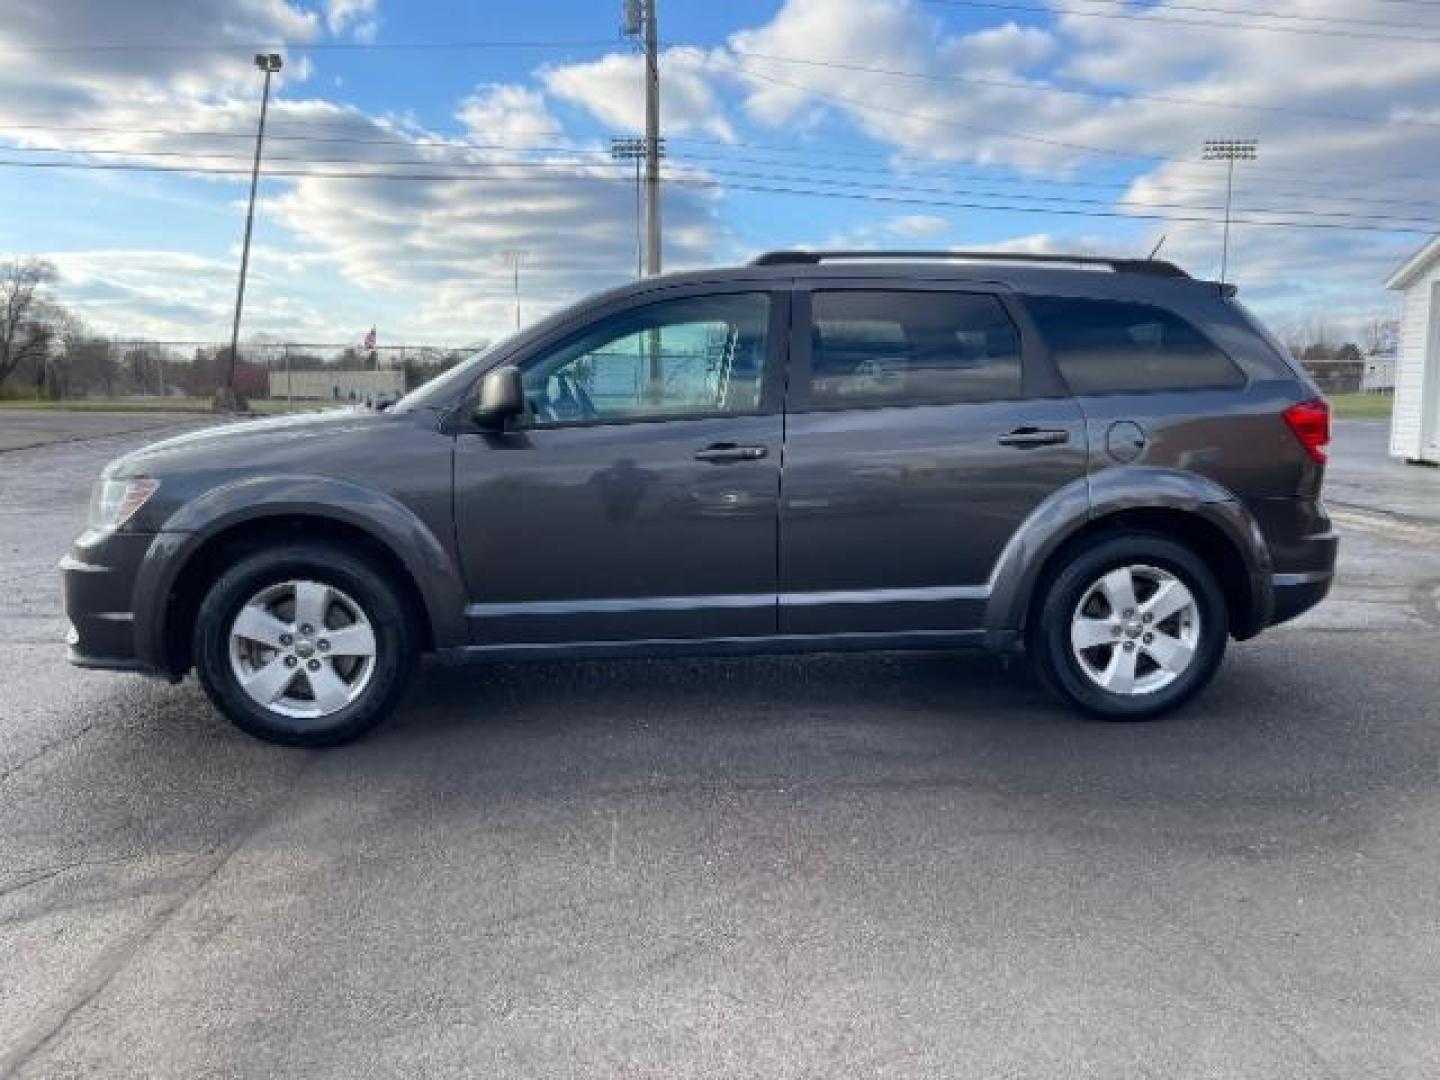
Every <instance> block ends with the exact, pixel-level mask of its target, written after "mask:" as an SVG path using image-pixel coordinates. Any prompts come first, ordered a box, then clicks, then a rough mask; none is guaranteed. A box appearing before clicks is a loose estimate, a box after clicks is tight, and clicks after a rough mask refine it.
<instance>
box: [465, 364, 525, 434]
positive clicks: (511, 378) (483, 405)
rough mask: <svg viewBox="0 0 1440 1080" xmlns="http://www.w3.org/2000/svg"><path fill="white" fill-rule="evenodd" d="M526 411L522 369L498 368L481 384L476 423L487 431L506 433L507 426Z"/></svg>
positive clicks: (476, 409) (508, 366) (476, 408)
mask: <svg viewBox="0 0 1440 1080" xmlns="http://www.w3.org/2000/svg"><path fill="white" fill-rule="evenodd" d="M524 411H525V387H524V385H523V384H522V383H521V381H520V369H519V368H517V367H513V366H510V365H506V366H505V367H501V368H496V369H495V370H494V371H492V372H490V373H489V374H488V375H486V376H485V378H484V380H483V381H482V382H481V383H480V404H479V405H477V406H476V407H475V422H476V423H477V424H479V425H480V426H481V427H482V428H485V429H486V430H487V431H504V430H505V427H506V425H507V424H508V423H509V422H510V421H511V420H512V419H514V418H515V417H517V416H519V415H520V414H521V413H523V412H524Z"/></svg>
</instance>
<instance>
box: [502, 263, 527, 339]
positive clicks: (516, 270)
mask: <svg viewBox="0 0 1440 1080" xmlns="http://www.w3.org/2000/svg"><path fill="white" fill-rule="evenodd" d="M529 257H530V253H529V252H528V251H524V250H522V249H520V248H506V249H505V250H504V251H502V252H500V261H501V262H503V263H504V264H505V265H506V266H508V267H510V272H511V274H512V275H513V276H514V289H515V329H516V330H519V329H520V267H522V266H524V265H525V260H526V259H527V258H529Z"/></svg>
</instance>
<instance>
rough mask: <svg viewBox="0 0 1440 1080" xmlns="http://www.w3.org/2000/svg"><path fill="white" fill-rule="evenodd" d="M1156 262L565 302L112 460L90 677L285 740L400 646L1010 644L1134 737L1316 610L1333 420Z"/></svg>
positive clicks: (806, 255) (1276, 353)
mask: <svg viewBox="0 0 1440 1080" xmlns="http://www.w3.org/2000/svg"><path fill="white" fill-rule="evenodd" d="M1233 295H1234V290H1233V289H1232V288H1230V287H1228V286H1222V285H1218V284H1216V283H1214V282H1207V281H1197V280H1193V279H1191V278H1190V277H1189V276H1188V275H1186V274H1185V273H1184V272H1183V271H1181V270H1179V269H1177V268H1176V267H1175V266H1173V265H1171V264H1169V263H1164V262H1158V261H1149V260H1123V259H1098V258H1086V257H1060V256H1043V257H1025V256H1017V255H999V254H987V253H953V252H951V253H925V252H820V253H817V252H775V253H772V254H769V255H765V256H762V257H761V258H759V259H757V260H756V261H755V262H754V263H752V264H751V265H749V266H746V267H741V268H730V269H716V270H706V271H700V272H696V273H686V274H677V275H671V276H667V277H660V278H654V279H651V280H647V281H644V282H640V283H636V284H633V285H629V286H626V287H624V288H620V289H616V290H614V291H611V292H608V293H604V294H602V295H600V296H597V297H594V298H592V299H590V300H587V301H585V302H583V303H581V304H579V305H577V306H576V307H573V308H571V309H570V310H568V311H565V312H563V313H561V314H559V315H556V316H554V317H553V318H550V319H547V320H545V321H544V322H542V323H539V324H538V325H535V326H533V327H531V328H529V329H528V330H525V331H523V332H521V333H519V334H517V335H515V336H514V337H512V338H510V339H508V340H506V341H503V342H501V343H500V344H498V345H496V346H494V347H492V348H490V349H488V350H486V351H485V352H483V353H481V354H479V355H477V356H475V357H473V358H472V359H470V360H469V361H467V362H465V363H463V364H461V365H459V366H458V367H456V368H454V369H452V370H451V371H449V372H447V373H446V374H445V375H443V376H441V377H439V378H437V379H435V380H434V381H432V382H431V383H429V384H428V385H426V386H424V387H423V388H421V389H420V390H418V391H416V392H415V393H412V394H411V395H409V396H408V397H405V398H403V399H402V400H400V401H399V402H398V403H397V404H396V405H394V406H393V407H391V408H389V409H387V410H386V411H383V412H371V413H355V412H341V413H326V414H317V415H312V416H308V417H297V418H285V419H280V420H270V421H259V422H246V423H239V424H234V425H230V426H226V427H221V428H216V429H211V430H207V431H203V432H198V433H193V434H188V435H183V436H181V437H179V438H174V439H169V440H167V441H164V442H161V443H157V444H155V445H154V446H150V447H148V448H145V449H143V450H140V451H138V452H136V453H132V454H129V455H127V456H125V457H122V458H120V459H118V460H116V461H114V462H112V463H111V464H110V465H109V466H108V467H107V468H106V469H105V471H104V474H103V476H102V477H101V479H100V480H99V482H98V483H97V485H96V491H95V497H94V500H93V507H92V512H91V520H90V522H89V525H88V527H87V529H86V530H85V532H84V533H83V534H82V535H81V536H80V537H79V538H78V539H77V540H76V542H75V546H74V548H73V549H72V551H71V552H70V554H69V555H68V556H67V557H66V558H65V559H64V560H63V562H62V563H61V570H62V572H63V577H64V591H65V605H66V611H67V613H68V616H69V619H70V622H71V625H72V631H71V635H70V657H71V659H72V660H73V661H74V662H75V663H76V664H79V665H81V666H84V667H97V668H116V669H122V670H131V671H142V672H146V673H150V674H154V675H160V676H164V677H167V678H169V679H172V680H179V679H180V678H182V677H183V675H184V673H185V672H187V671H189V670H190V669H191V668H194V669H195V670H196V672H197V673H198V675H199V678H200V681H201V683H202V684H203V685H204V687H205V690H206V691H207V693H208V694H209V695H210V698H211V700H212V701H214V703H215V705H216V706H217V707H218V708H219V709H220V710H221V711H222V712H223V713H225V714H226V715H227V716H228V717H229V718H230V719H231V720H233V721H234V722H235V723H236V724H238V725H239V726H240V727H242V728H243V729H245V730H246V731H248V732H251V733H252V734H255V735H258V736H261V737H262V738H266V739H272V740H275V741H277V742H284V743H291V744H302V745H311V746H313V745H321V744H331V743H338V742H342V741H344V740H347V739H351V738H353V737H355V736H357V735H359V734H361V733H363V732H365V731H366V730H368V729H369V728H371V727H372V726H373V725H374V724H376V723H377V722H378V721H379V720H381V719H382V718H383V717H384V716H385V715H386V714H387V713H389V712H390V711H391V710H392V709H393V708H394V707H395V705H396V703H397V702H398V701H399V700H400V697H401V694H402V692H403V691H404V689H405V687H406V684H407V683H408V682H409V681H410V678H411V676H412V674H413V672H414V671H415V669H416V666H417V662H418V660H419V658H420V656H421V655H422V654H424V653H433V654H435V655H436V656H437V657H439V658H442V659H446V660H457V661H485V660H506V661H513V660H519V659H545V658H551V657H598V656H607V657H608V656H634V655H645V656H654V655H673V654H680V653H709V654H716V653H723V654H751V653H773V652H789V651H797V652H798V651H816V650H840V649H950V648H953V647H957V646H962V645H983V646H984V647H986V648H988V649H991V650H993V651H996V652H999V653H1009V652H1024V653H1025V654H1027V655H1028V656H1029V657H1030V659H1031V660H1032V662H1033V664H1034V667H1035V668H1036V669H1037V671H1038V673H1039V675H1040V676H1041V678H1042V679H1043V680H1044V681H1045V682H1046V683H1047V684H1048V685H1049V686H1050V687H1051V688H1052V689H1053V690H1054V691H1055V693H1056V694H1058V695H1059V696H1060V697H1061V698H1063V699H1065V700H1067V701H1069V702H1070V703H1072V704H1074V705H1076V706H1078V707H1079V708H1081V709H1084V710H1086V711H1087V712H1090V713H1092V714H1095V715H1098V716H1102V717H1108V718H1115V719H1141V718H1146V717H1151V716H1154V715H1156V714H1159V713H1161V712H1163V711H1165V710H1167V709H1169V708H1172V707H1173V706H1175V705H1178V704H1179V703H1181V702H1182V701H1184V700H1186V699H1187V698H1189V697H1190V696H1191V695H1193V694H1194V693H1196V691H1198V690H1199V689H1201V687H1203V686H1204V685H1205V683H1206V681H1207V680H1208V679H1209V678H1210V677H1211V676H1212V675H1213V674H1214V672H1215V669H1216V667H1217V665H1218V664H1219V663H1220V659H1221V656H1222V654H1223V653H1224V651H1225V647H1226V643H1227V640H1228V639H1229V638H1232V637H1233V638H1235V639H1236V640H1244V639H1246V638H1249V637H1252V636H1253V635H1255V634H1257V633H1259V632H1260V631H1261V630H1262V629H1264V628H1265V627H1267V626H1271V625H1274V624H1275V623H1277V622H1280V621H1282V620H1285V619H1289V618H1292V617H1293V616H1295V615H1296V614H1298V613H1300V612H1302V611H1304V610H1306V609H1307V608H1309V607H1310V606H1312V605H1313V604H1315V603H1317V602H1318V601H1319V600H1320V599H1321V598H1322V597H1323V596H1324V595H1325V593H1326V592H1327V590H1328V589H1329V587H1330V581H1331V577H1332V573H1333V569H1334V564H1335V552H1336V538H1335V534H1334V532H1333V531H1332V530H1331V526H1330V521H1329V519H1328V518H1327V517H1326V514H1325V508H1324V506H1323V504H1322V503H1321V501H1320V485H1321V478H1322V474H1323V472H1324V463H1325V449H1324V448H1325V444H1326V442H1327V441H1328V438H1329V410H1328V408H1327V406H1326V404H1325V402H1324V401H1323V400H1322V399H1321V398H1320V397H1319V395H1318V393H1317V391H1316V389H1315V387H1314V385H1313V384H1312V383H1311V382H1310V381H1309V379H1308V378H1307V377H1306V375H1305V374H1304V372H1303V371H1302V370H1301V369H1300V368H1298V367H1297V366H1296V365H1295V364H1294V363H1293V362H1292V360H1291V359H1290V357H1289V356H1288V355H1287V353H1286V351H1285V350H1284V349H1283V348H1282V347H1281V346H1280V345H1278V344H1277V343H1276V342H1275V341H1274V339H1273V338H1272V337H1270V336H1269V335H1268V334H1267V333H1266V331H1265V330H1264V329H1263V328H1262V327H1261V326H1259V324H1257V323H1256V321H1255V320H1254V319H1253V318H1252V317H1251V316H1250V315H1249V314H1248V313H1247V312H1246V311H1245V309H1244V308H1242V307H1241V306H1240V305H1239V304H1238V303H1236V302H1235V300H1234V299H1233Z"/></svg>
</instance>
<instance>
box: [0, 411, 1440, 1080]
mask: <svg viewBox="0 0 1440 1080" xmlns="http://www.w3.org/2000/svg"><path fill="white" fill-rule="evenodd" d="M0 423H3V420H0ZM138 441H142V440H140V439H138V438H135V437H125V438H120V439H114V440H107V441H104V442H72V443H63V444H58V445H54V446H52V447H50V448H47V449H44V450H37V451H23V452H18V453H10V454H0V579H3V585H4V590H3V593H0V688H3V689H0V1075H6V1076H8V1075H12V1074H13V1075H15V1076H23V1077H73V1076H82V1075H84V1076H89V1075H94V1076H105V1077H131V1076H133V1077H176V1078H186V1080H189V1078H194V1077H211V1076H214V1077H219V1076H225V1077H230V1076H244V1077H249V1076H255V1077H259V1076H266V1077H269V1076H296V1077H337V1078H339V1077H345V1078H350V1077H357V1076H376V1077H395V1076H414V1077H422V1076H423V1077H436V1076H438V1077H451V1076H453V1077H470V1076H483V1077H507V1078H508V1077H537V1078H538V1077H545V1078H554V1077H593V1076H614V1075H624V1076H657V1077H659V1076H664V1077H672V1076H722V1075H723V1076H755V1077H767V1078H769V1077H802V1076H803V1077H811V1076H813V1077H826V1078H829V1077H836V1076H850V1075H855V1076H897V1077H901V1076H903V1077H911V1076H913V1077H936V1076H975V1077H998V1076H1006V1077H1047V1078H1048V1077H1056V1076H1085V1077H1097V1078H1105V1080H1113V1078H1116V1077H1132V1076H1155V1077H1164V1078H1166V1080H1172V1078H1180V1077H1217V1076H1234V1077H1265V1078H1266V1080H1279V1078H1286V1077H1295V1078H1306V1080H1312V1078H1315V1077H1336V1078H1344V1080H1354V1078H1359V1077H1396V1078H1399V1077H1406V1078H1413V1077H1420V1076H1433V1075H1437V1074H1440V1023H1437V1017H1440V979H1437V977H1436V973H1437V972H1440V915H1437V912H1440V889H1437V884H1436V882H1437V876H1436V866H1437V865H1440V790H1437V762H1440V664H1437V662H1436V661H1437V658H1440V610H1437V606H1436V601H1437V591H1436V590H1437V588H1440V547H1437V546H1436V545H1434V544H1427V543H1425V542H1422V541H1421V540H1419V539H1417V538H1416V537H1415V536H1414V535H1413V534H1395V535H1391V534H1388V533H1386V532H1385V531H1384V530H1383V528H1382V527H1381V525H1380V524H1374V523H1372V524H1371V525H1370V526H1367V527H1366V528H1365V529H1364V530H1361V531H1356V532H1353V533H1352V534H1351V535H1350V536H1349V537H1348V538H1347V543H1346V545H1345V548H1344V564H1343V572H1342V579H1341V583H1340V586H1339V590H1338V594H1337V596H1336V599H1335V601H1334V602H1333V603H1331V604H1328V605H1326V606H1325V607H1323V608H1321V609H1319V610H1318V611H1317V612H1315V613H1314V614H1313V615H1312V616H1310V617H1307V618H1306V619H1305V620H1302V621H1301V622H1299V623H1297V624H1294V625H1293V626H1290V627H1286V628H1282V629H1280V630H1277V631H1276V632H1274V633H1271V634H1269V635H1266V636H1264V637H1262V638H1261V639H1259V640H1257V641H1255V642H1252V643H1248V644H1245V645H1241V646H1236V647H1234V648H1233V649H1232V651H1231V655H1230V658H1229V660H1228V661H1227V665H1226V667H1225V669H1224V670H1223V672H1222V674H1221V675H1220V677H1219V679H1218V680H1217V682H1216V684H1215V686H1214V688H1213V689H1212V690H1211V691H1210V692H1209V693H1207V694H1206V695H1205V696H1204V697H1203V699H1202V700H1200V701H1199V702H1197V703H1196V704H1195V705H1194V706H1193V707H1191V708H1189V709H1187V710H1185V711H1184V712H1183V713H1181V714H1179V715H1176V716H1174V717H1173V718H1171V719H1169V720H1166V721H1164V722H1160V723H1155V724H1148V725H1107V724H1101V723H1093V722H1086V721H1083V720H1079V719H1077V718H1075V717H1074V716H1072V715H1071V714H1069V713H1067V712H1065V711H1064V710H1063V709H1060V708H1058V707H1056V706H1055V705H1054V704H1052V703H1051V702H1050V701H1049V700H1048V699H1047V698H1046V697H1045V696H1044V695H1043V694H1042V693H1041V692H1040V691H1039V690H1038V689H1036V687H1035V686H1034V685H1033V684H1032V683H1031V682H1030V681H1029V679H1028V678H1026V677H1025V676H1024V675H1023V674H1022V673H1020V672H1018V671H1012V672H1007V671H1005V670H1003V669H1002V668H1001V667H1000V666H999V664H997V663H996V662H994V661H992V660H990V659H988V658H986V657H983V656H973V655H959V656H926V657H917V656H875V657H848V658H847V657H817V658H809V659H787V660H752V661H679V660H676V661H667V662H656V663H642V662H634V663H601V662H592V663H566V664H561V663H553V664H535V665H528V666H521V665H516V666H506V667H497V668H489V669H475V670H471V671H446V670H436V671H433V672H431V673H430V674H429V677H428V678H427V679H426V680H425V681H424V683H423V685H422V686H421V687H420V689H419V690H418V692H417V693H416V694H415V695H414V697H413V698H412V700H411V702H410V703H409V705H408V706H407V707H406V708H405V710H404V712H403V714H402V715H401V716H400V717H399V718H398V722H396V723H394V724H392V725H391V726H389V727H387V728H384V729H382V730H381V731H380V732H378V733H377V734H376V736H375V737H374V738H372V739H370V740H368V741H366V742H364V743H362V744H360V745H358V746H354V747H350V748H346V749H342V750H339V751H333V752H313V753H312V752H296V751H285V750H280V749H277V748H274V747H270V746H266V745H263V744H261V743H258V742H255V741H253V740H250V739H248V738H246V737H244V736H242V735H240V734H238V733H236V732H234V731H232V730H231V729H229V728H228V727H227V726H225V725H224V724H223V723H222V722H221V721H219V720H218V719H217V717H216V716H215V715H214V714H213V713H212V711H211V710H210V709H209V707H208V706H207V704H206V703H205V701H204V699H203V697H202V696H201V694H200V693H199V692H198V690H197V689H196V688H195V686H194V684H193V683H186V684H184V685H181V686H179V687H169V686H165V685H163V684H158V683H154V682H149V681H145V680H142V679H138V678H134V677H129V676H120V675H107V674H101V673H84V672H78V671H73V670H71V669H70V668H68V667H67V666H66V665H65V663H64V661H63V659H62V656H61V649H60V647H59V645H58V641H59V638H60V635H61V630H62V624H61V620H60V618H59V613H58V607H57V599H56V592H55V582H54V578H53V575H52V573H51V568H52V566H53V563H54V560H55V558H56V556H57V555H58V554H59V552H60V551H61V550H62V548H63V545H64V542H65V540H66V539H67V538H68V534H69V533H71V532H72V531H73V530H74V529H75V528H76V526H77V523H78V520H79V517H80V515H81V513H82V509H83V504H84V499H85V487H86V485H87V483H88V480H89V477H90V476H91V475H93V473H94V472H95V471H96V470H97V469H98V467H99V466H100V464H101V463H102V462H103V460H104V459H105V458H106V457H108V456H110V455H112V454H114V453H116V452H118V451H119V450H120V449H121V448H122V447H124V446H127V445H132V444H134V443H136V442H138ZM1382 524H1383V523H1382ZM1396 536H1399V537H1401V538H1400V539H1397V538H1396Z"/></svg>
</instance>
